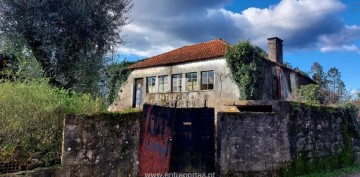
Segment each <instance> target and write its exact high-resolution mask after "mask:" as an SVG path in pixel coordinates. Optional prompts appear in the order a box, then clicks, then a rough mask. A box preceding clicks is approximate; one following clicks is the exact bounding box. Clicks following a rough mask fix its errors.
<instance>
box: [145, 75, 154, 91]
mask: <svg viewBox="0 0 360 177" xmlns="http://www.w3.org/2000/svg"><path fill="white" fill-rule="evenodd" d="M155 80H156V77H147V78H146V93H155Z"/></svg>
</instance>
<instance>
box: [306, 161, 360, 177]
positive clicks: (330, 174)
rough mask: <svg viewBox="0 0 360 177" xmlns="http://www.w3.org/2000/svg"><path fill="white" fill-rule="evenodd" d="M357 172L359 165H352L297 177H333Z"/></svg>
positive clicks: (359, 169)
mask: <svg viewBox="0 0 360 177" xmlns="http://www.w3.org/2000/svg"><path fill="white" fill-rule="evenodd" d="M357 172H360V164H354V165H351V166H347V167H344V168H341V169H337V170H332V171H323V172H319V173H313V174H309V175H303V176H299V177H335V176H342V175H348V174H353V173H357Z"/></svg>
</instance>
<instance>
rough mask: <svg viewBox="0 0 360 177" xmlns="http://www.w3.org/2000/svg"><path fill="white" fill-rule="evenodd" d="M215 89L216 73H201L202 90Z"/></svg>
mask: <svg viewBox="0 0 360 177" xmlns="http://www.w3.org/2000/svg"><path fill="white" fill-rule="evenodd" d="M212 89H214V71H202V72H201V90H212Z"/></svg>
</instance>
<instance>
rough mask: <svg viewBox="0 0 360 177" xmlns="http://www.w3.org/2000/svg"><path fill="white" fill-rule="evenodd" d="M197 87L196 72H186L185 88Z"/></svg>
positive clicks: (195, 88)
mask: <svg viewBox="0 0 360 177" xmlns="http://www.w3.org/2000/svg"><path fill="white" fill-rule="evenodd" d="M197 89H198V84H197V73H196V72H194V73H186V90H187V91H195V90H197Z"/></svg>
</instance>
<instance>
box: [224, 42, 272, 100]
mask: <svg viewBox="0 0 360 177" xmlns="http://www.w3.org/2000/svg"><path fill="white" fill-rule="evenodd" d="M265 56H266V53H265V52H264V51H263V50H262V49H261V48H260V47H257V46H254V45H252V44H251V42H250V41H248V40H245V41H242V42H239V44H237V45H235V46H229V47H228V50H227V53H226V54H225V58H226V62H227V65H228V67H229V68H230V70H231V74H232V77H233V80H234V81H235V82H236V84H237V85H238V88H239V91H240V99H242V100H251V99H261V92H262V83H263V80H264V74H265V73H264V69H263V68H264V60H263V58H265Z"/></svg>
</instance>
